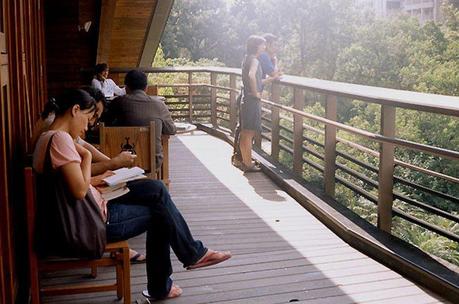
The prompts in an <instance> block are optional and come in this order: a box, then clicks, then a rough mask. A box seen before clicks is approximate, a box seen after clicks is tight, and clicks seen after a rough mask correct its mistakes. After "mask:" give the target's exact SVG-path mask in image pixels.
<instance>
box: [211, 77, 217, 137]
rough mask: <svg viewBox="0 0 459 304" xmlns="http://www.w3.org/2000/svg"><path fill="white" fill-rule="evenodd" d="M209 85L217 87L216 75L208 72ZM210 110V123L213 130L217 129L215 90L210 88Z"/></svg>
mask: <svg viewBox="0 0 459 304" xmlns="http://www.w3.org/2000/svg"><path fill="white" fill-rule="evenodd" d="M210 84H211V85H212V86H216V85H217V74H216V73H214V72H210ZM210 109H211V118H210V122H211V123H212V126H213V127H214V128H216V127H217V89H216V88H214V87H212V88H210Z"/></svg>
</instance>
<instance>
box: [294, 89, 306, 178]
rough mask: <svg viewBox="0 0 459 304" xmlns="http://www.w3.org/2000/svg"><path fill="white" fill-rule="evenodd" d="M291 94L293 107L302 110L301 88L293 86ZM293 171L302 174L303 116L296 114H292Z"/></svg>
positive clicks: (302, 95)
mask: <svg viewBox="0 0 459 304" xmlns="http://www.w3.org/2000/svg"><path fill="white" fill-rule="evenodd" d="M293 95H294V102H293V107H294V108H295V109H297V110H301V111H303V110H304V109H303V105H304V92H303V89H301V88H295V89H294V93H293ZM293 172H294V173H295V174H297V175H298V176H303V116H301V115H298V114H294V115H293Z"/></svg>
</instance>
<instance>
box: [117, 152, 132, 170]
mask: <svg viewBox="0 0 459 304" xmlns="http://www.w3.org/2000/svg"><path fill="white" fill-rule="evenodd" d="M136 157H137V155H134V154H132V153H131V152H128V151H124V152H121V153H120V154H118V155H117V156H115V157H113V158H112V159H111V162H112V166H111V167H112V169H113V170H116V169H119V168H123V167H131V166H132V165H133V164H134V161H135V158H136Z"/></svg>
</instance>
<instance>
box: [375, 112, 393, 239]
mask: <svg viewBox="0 0 459 304" xmlns="http://www.w3.org/2000/svg"><path fill="white" fill-rule="evenodd" d="M381 134H382V135H383V136H386V137H394V136H395V107H393V106H387V105H383V106H381ZM379 147H380V150H379V176H378V181H379V189H378V228H379V229H381V230H383V231H385V232H387V233H391V227H392V203H393V200H394V197H393V194H392V192H393V185H394V150H395V145H394V144H391V143H381V144H380V146H379Z"/></svg>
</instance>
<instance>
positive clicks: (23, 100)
mask: <svg viewBox="0 0 459 304" xmlns="http://www.w3.org/2000/svg"><path fill="white" fill-rule="evenodd" d="M0 5H1V14H0V15H1V22H0V23H1V25H0V32H1V33H0V128H1V129H0V303H2V304H3V303H5V304H13V303H26V302H25V301H26V300H27V294H28V292H27V279H26V270H27V265H25V264H24V263H23V261H25V260H26V254H27V249H26V242H25V229H24V227H25V217H24V214H23V210H24V197H23V177H22V171H23V167H24V165H25V160H26V154H27V153H28V152H30V151H31V147H30V146H29V138H30V136H31V133H32V125H33V123H34V122H35V120H36V119H37V117H38V115H39V111H40V110H41V109H42V107H43V104H44V100H45V96H46V81H45V79H44V77H43V76H44V72H45V61H44V39H43V38H44V36H43V14H42V13H43V12H42V7H43V3H42V0H39V1H28V0H0Z"/></svg>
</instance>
